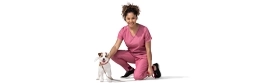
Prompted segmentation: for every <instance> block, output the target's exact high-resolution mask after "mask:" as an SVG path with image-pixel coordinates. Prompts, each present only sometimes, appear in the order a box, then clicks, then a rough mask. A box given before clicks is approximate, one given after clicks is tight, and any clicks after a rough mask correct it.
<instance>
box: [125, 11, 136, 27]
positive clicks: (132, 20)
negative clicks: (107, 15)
mask: <svg viewBox="0 0 255 83" xmlns="http://www.w3.org/2000/svg"><path fill="white" fill-rule="evenodd" d="M125 19H126V22H127V24H128V26H129V27H134V26H135V25H136V20H137V16H136V15H135V14H134V13H132V12H130V13H127V16H126V18H125Z"/></svg>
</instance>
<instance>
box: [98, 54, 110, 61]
mask: <svg viewBox="0 0 255 83" xmlns="http://www.w3.org/2000/svg"><path fill="white" fill-rule="evenodd" d="M107 57H108V53H107V52H100V53H98V59H99V61H100V62H103V63H104V62H106V61H108V60H109V59H108V58H107Z"/></svg>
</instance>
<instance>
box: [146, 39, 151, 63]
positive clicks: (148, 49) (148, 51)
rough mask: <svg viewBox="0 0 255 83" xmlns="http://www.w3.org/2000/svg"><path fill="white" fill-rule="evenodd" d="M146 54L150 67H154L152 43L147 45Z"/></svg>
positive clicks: (149, 42)
mask: <svg viewBox="0 0 255 83" xmlns="http://www.w3.org/2000/svg"><path fill="white" fill-rule="evenodd" d="M145 48H146V54H147V59H148V67H149V68H150V67H151V66H152V53H151V41H148V42H146V43H145Z"/></svg>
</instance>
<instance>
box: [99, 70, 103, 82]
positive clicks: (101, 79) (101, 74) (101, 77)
mask: <svg viewBox="0 0 255 83" xmlns="http://www.w3.org/2000/svg"><path fill="white" fill-rule="evenodd" d="M100 81H101V82H103V81H104V73H103V72H100Z"/></svg>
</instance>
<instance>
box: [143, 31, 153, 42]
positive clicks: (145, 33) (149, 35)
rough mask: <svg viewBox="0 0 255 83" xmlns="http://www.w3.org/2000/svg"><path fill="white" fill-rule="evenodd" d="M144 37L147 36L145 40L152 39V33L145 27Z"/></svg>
mask: <svg viewBox="0 0 255 83" xmlns="http://www.w3.org/2000/svg"><path fill="white" fill-rule="evenodd" d="M144 37H145V42H149V41H151V39H152V37H151V33H150V31H149V29H148V28H146V29H145V32H144Z"/></svg>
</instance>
